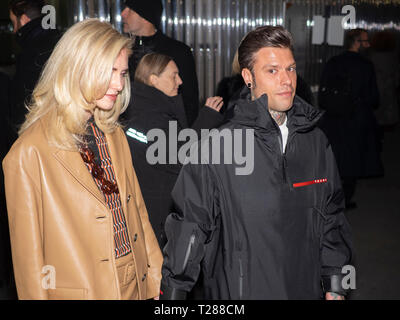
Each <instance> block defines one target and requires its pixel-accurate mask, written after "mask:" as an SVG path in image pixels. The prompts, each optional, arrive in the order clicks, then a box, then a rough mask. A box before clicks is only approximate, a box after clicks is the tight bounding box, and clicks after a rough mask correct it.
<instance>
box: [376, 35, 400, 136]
mask: <svg viewBox="0 0 400 320" xmlns="http://www.w3.org/2000/svg"><path fill="white" fill-rule="evenodd" d="M369 58H370V59H371V61H372V63H373V64H374V67H375V72H376V80H377V81H376V82H377V84H378V89H379V97H380V100H379V108H378V109H377V110H376V111H375V115H376V118H377V121H378V124H379V126H381V127H382V128H386V129H389V128H391V127H393V126H394V125H396V124H397V123H398V121H399V105H398V101H397V92H396V89H397V87H398V86H399V67H400V66H399V57H398V55H397V52H396V38H395V36H394V34H393V33H392V32H390V31H380V32H377V33H375V34H374V35H373V36H372V39H371V50H370V52H369Z"/></svg>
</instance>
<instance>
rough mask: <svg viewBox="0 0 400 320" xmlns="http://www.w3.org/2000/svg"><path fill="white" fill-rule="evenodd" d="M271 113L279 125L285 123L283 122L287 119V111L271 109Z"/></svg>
mask: <svg viewBox="0 0 400 320" xmlns="http://www.w3.org/2000/svg"><path fill="white" fill-rule="evenodd" d="M269 113H270V114H271V117H272V119H274V120H275V122H276V123H277V124H278V126H281V125H283V123H284V122H285V120H286V113H285V112H279V111H273V110H270V111H269Z"/></svg>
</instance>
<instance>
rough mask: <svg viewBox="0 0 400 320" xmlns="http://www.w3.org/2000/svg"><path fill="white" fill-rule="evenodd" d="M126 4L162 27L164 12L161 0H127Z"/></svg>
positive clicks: (155, 24)
mask: <svg viewBox="0 0 400 320" xmlns="http://www.w3.org/2000/svg"><path fill="white" fill-rule="evenodd" d="M125 6H126V7H128V8H129V9H131V10H133V11H135V12H136V13H137V14H138V15H140V16H141V17H142V18H144V19H146V20H147V21H149V22H151V23H152V24H153V25H154V26H155V27H156V28H157V29H160V25H161V15H162V12H163V6H162V3H161V0H125Z"/></svg>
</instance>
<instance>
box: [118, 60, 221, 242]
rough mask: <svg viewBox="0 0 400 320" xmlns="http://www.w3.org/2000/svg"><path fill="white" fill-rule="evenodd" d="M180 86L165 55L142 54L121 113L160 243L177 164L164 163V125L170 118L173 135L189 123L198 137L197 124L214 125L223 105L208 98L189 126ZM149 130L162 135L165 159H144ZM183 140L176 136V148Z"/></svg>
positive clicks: (177, 74) (202, 126)
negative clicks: (174, 128) (126, 105)
mask: <svg viewBox="0 0 400 320" xmlns="http://www.w3.org/2000/svg"><path fill="white" fill-rule="evenodd" d="M180 85H182V79H181V78H180V72H179V69H178V67H177V65H176V63H175V62H174V60H173V59H172V58H171V57H168V56H166V55H163V54H158V53H150V54H147V55H145V56H144V57H143V58H142V60H140V63H139V65H138V67H137V69H136V72H135V80H134V84H133V92H132V99H131V101H133V104H132V105H131V106H130V109H128V110H127V112H126V113H127V114H126V115H125V117H126V118H127V120H128V129H127V131H126V133H127V136H128V142H129V146H130V148H131V154H132V160H133V165H134V167H135V170H136V174H137V176H138V179H139V184H140V187H141V190H142V193H143V198H144V200H145V203H146V207H147V210H148V212H149V218H150V222H151V224H152V226H153V229H154V231H155V234H156V236H157V239H158V241H159V244H160V247H161V248H162V247H163V245H164V244H165V235H164V222H165V218H166V217H167V215H168V214H169V213H170V212H171V210H172V205H173V202H172V198H171V191H172V188H173V186H174V184H175V181H176V179H177V177H178V174H179V171H180V169H181V164H179V163H178V164H171V163H169V159H170V157H169V153H168V150H169V144H168V141H169V135H170V134H173V133H172V132H170V130H169V125H170V122H171V121H176V124H177V134H179V132H180V131H181V130H182V129H185V128H189V127H191V128H192V129H194V130H196V132H197V137H199V138H200V137H201V135H200V130H201V129H211V128H215V127H218V126H219V125H220V124H221V123H222V120H223V116H222V115H221V113H220V112H219V111H220V109H221V107H222V105H223V101H222V98H221V97H210V98H208V99H207V101H206V103H205V106H204V107H202V108H200V112H199V115H198V117H197V119H196V120H195V122H194V123H193V124H192V125H191V126H189V124H188V123H187V120H186V117H185V109H184V107H183V102H182V96H181V95H180V94H178V89H179V86H180ZM151 129H161V130H162V131H163V132H164V133H165V134H166V137H167V141H166V146H165V150H166V152H167V156H166V162H167V164H150V163H149V162H148V159H147V158H146V152H147V149H148V148H149V147H150V146H151V145H152V143H148V142H147V138H146V135H147V133H148V131H149V130H151ZM153 143H154V142H153ZM183 144H184V142H178V141H177V150H179V147H180V146H182V145H183Z"/></svg>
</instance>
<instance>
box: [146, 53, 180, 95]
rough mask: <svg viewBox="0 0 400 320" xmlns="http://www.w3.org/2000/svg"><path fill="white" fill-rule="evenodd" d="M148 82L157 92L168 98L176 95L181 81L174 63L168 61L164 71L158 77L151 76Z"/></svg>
mask: <svg viewBox="0 0 400 320" xmlns="http://www.w3.org/2000/svg"><path fill="white" fill-rule="evenodd" d="M150 82H151V83H152V85H153V86H154V87H155V88H157V89H158V90H160V91H162V92H163V93H164V94H166V95H167V96H170V97H174V96H176V95H178V89H179V86H180V85H181V84H182V79H181V77H180V76H179V70H178V67H177V66H176V64H175V62H174V61H172V60H171V61H170V62H169V63H168V64H167V66H166V67H165V69H164V71H163V72H162V73H161V74H160V75H159V76H156V75H151V76H150Z"/></svg>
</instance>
